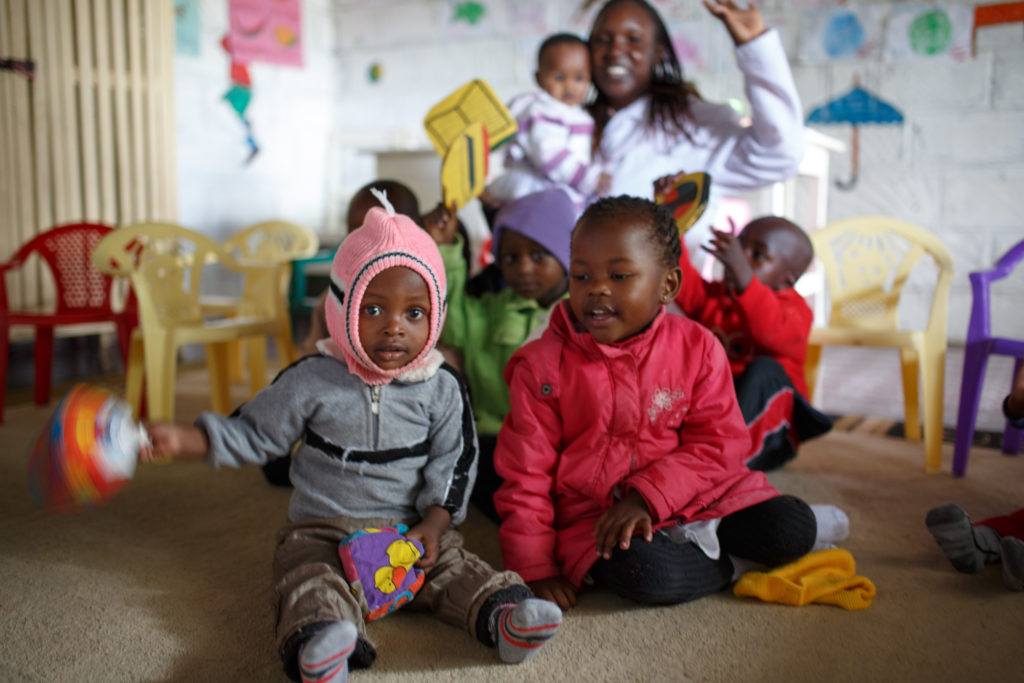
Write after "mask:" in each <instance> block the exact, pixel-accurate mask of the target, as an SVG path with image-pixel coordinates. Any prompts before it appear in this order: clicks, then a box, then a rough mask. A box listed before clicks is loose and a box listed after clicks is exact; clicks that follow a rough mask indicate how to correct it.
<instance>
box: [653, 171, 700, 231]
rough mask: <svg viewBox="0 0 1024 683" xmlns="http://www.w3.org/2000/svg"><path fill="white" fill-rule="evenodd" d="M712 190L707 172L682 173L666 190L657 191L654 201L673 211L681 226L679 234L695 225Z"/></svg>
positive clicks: (677, 223) (677, 225)
mask: <svg viewBox="0 0 1024 683" xmlns="http://www.w3.org/2000/svg"><path fill="white" fill-rule="evenodd" d="M710 191H711V176H710V175H708V174H707V173H700V172H698V173H687V174H685V175H680V176H678V177H676V179H675V180H674V181H673V182H672V186H671V187H669V189H668V190H666V191H665V192H656V193H655V194H654V201H655V203H657V204H661V205H663V206H664V207H666V208H667V209H668V210H669V211H671V212H672V218H673V219H674V220H675V222H676V227H677V228H679V236H680V237H682V236H683V233H685V232H686V231H687V230H689V229H690V228H692V227H693V224H694V223H696V222H697V220H698V219H699V218H700V217H701V215H703V214H704V209H706V208H707V207H708V193H709V192H710Z"/></svg>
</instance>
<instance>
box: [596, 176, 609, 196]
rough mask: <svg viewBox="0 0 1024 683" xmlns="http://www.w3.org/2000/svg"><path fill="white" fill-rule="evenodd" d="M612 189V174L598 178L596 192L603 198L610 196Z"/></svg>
mask: <svg viewBox="0 0 1024 683" xmlns="http://www.w3.org/2000/svg"><path fill="white" fill-rule="evenodd" d="M610 189H612V174H611V173H602V174H601V175H599V176H597V187H595V188H594V192H595V193H596V194H599V195H601V196H602V197H603V196H605V195H606V194H608V190H610Z"/></svg>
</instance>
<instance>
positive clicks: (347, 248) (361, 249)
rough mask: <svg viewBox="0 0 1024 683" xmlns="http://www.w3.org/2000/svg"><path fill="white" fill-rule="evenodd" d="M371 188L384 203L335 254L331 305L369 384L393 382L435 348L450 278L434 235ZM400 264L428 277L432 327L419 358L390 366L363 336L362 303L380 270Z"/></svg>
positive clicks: (352, 361)
mask: <svg viewBox="0 0 1024 683" xmlns="http://www.w3.org/2000/svg"><path fill="white" fill-rule="evenodd" d="M371 192H373V193H374V196H376V197H377V199H379V200H380V202H381V204H382V205H383V207H384V208H380V207H374V208H372V209H370V210H369V211H368V212H367V214H366V218H365V219H364V220H363V225H362V227H360V228H359V229H358V230H355V231H353V232H352V233H351V234H349V236H348V237H346V238H345V241H344V242H342V243H341V246H340V247H339V248H338V252H337V253H336V254H335V255H334V262H333V264H332V266H331V289H330V293H329V295H328V297H327V305H326V314H327V331H328V332H329V333H330V335H331V339H332V340H333V341H334V343H335V345H336V346H337V347H338V349H340V351H341V353H342V356H343V357H344V359H345V362H346V364H347V365H348V369H349V371H350V372H352V373H353V374H355V375H358V376H359V377H360V378H362V379H363V381H365V382H366V383H367V384H387V383H389V382H390V381H391V380H392V379H394V378H395V377H398V376H400V375H404V374H406V373H408V372H410V371H412V370H415V369H416V368H418V367H419V366H421V365H422V364H423V363H424V362H425V361H426V359H427V356H428V355H429V354H430V352H431V351H433V349H434V346H435V345H436V344H437V338H438V336H440V334H441V327H442V325H444V316H445V297H446V296H447V281H446V279H445V273H444V262H443V261H442V260H441V252H440V251H439V250H438V248H437V244H435V243H434V240H433V238H431V237H430V235H429V234H428V233H427V231H426V230H424V229H423V228H421V227H419V226H418V225H416V223H414V222H413V221H412V219H411V218H409V217H408V216H403V215H401V214H396V213H395V210H394V208H392V206H391V204H390V203H389V202H388V200H387V195H386V194H384V193H382V192H378V191H377V190H371ZM396 266H403V267H405V268H409V269H411V270H413V271H415V272H416V273H417V274H418V275H419V276H420V277H421V278H423V281H424V282H426V283H427V291H428V292H429V294H430V315H429V323H430V328H429V329H430V332H429V336H428V337H427V343H426V344H425V345H424V346H423V350H421V351H420V353H419V354H418V355H417V356H416V358H414V359H413V360H412V361H410V362H409V363H407V364H405V365H403V366H402V367H400V368H395V369H394V370H384V369H382V368H381V367H380V366H378V365H377V364H376V363H374V362H373V361H372V360H371V359H370V357H369V356H368V355H367V353H366V351H365V350H364V349H363V345H362V343H361V342H360V341H359V309H360V307H361V305H362V301H363V295H364V294H365V293H366V287H367V285H369V284H370V281H371V280H372V279H373V278H374V276H376V275H377V274H378V273H380V272H381V271H383V270H386V269H387V268H394V267H396Z"/></svg>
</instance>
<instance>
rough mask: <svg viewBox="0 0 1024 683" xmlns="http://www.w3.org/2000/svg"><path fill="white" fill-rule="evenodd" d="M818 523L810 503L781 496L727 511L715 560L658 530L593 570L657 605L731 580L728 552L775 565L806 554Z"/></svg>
mask: <svg viewBox="0 0 1024 683" xmlns="http://www.w3.org/2000/svg"><path fill="white" fill-rule="evenodd" d="M816 531H817V524H816V522H815V519H814V513H813V512H812V511H811V508H810V506H809V505H807V503H805V502H804V501H802V500H800V499H799V498H796V497H795V496H777V497H775V498H772V499H770V500H766V501H764V502H762V503H758V504H757V505H752V506H750V507H748V508H745V509H743V510H740V511H738V512H734V513H733V514H731V515H729V516H728V517H724V518H723V519H722V521H721V523H720V524H719V526H718V541H719V544H720V546H721V550H722V553H721V555H720V557H719V559H717V560H712V559H711V558H710V557H708V556H707V555H705V554H704V552H703V551H702V550H701V549H700V548H699V547H697V546H696V545H695V544H693V543H688V542H684V543H676V542H675V541H672V540H671V539H669V538H668V536H666V535H665V534H657V533H656V534H654V540H652V541H651V542H650V543H648V542H646V541H644V540H643V538H642V537H639V536H635V537H634V538H633V541H632V542H631V543H630V545H629V550H622V549H621V548H616V549H615V551H614V552H613V553H612V556H611V559H608V560H598V561H597V562H596V563H595V564H594V566H593V567H592V568H591V570H590V573H591V576H592V577H593V578H594V579H595V580H596V581H597V582H598V583H600V584H603V585H605V586H607V587H608V588H610V589H611V590H613V591H614V592H616V593H618V594H619V595H621V596H622V597H624V598H627V599H629V600H634V601H636V602H640V603H645V604H652V605H671V604H676V603H679V602H688V601H690V600H696V599H697V598H702V597H704V596H705V595H709V594H711V593H715V592H717V591H720V590H722V589H723V588H725V587H726V586H728V585H729V583H730V581H731V580H732V573H733V566H732V561H731V560H729V557H728V556H729V555H734V556H736V557H742V558H744V559H747V560H752V561H754V562H758V563H760V564H764V565H768V566H770V567H775V566H778V565H782V564H786V563H788V562H792V561H793V560H796V559H797V558H799V557H801V556H803V555H805V554H806V553H807V552H808V551H810V549H811V546H813V545H814V538H815V535H816Z"/></svg>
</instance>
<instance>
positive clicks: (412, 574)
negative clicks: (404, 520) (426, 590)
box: [338, 524, 423, 621]
mask: <svg viewBox="0 0 1024 683" xmlns="http://www.w3.org/2000/svg"><path fill="white" fill-rule="evenodd" d="M408 530H409V527H407V526H405V525H404V524H399V525H397V526H394V527H382V528H380V529H361V530H359V531H356V532H353V533H351V534H349V535H348V536H346V537H345V538H344V540H342V542H341V543H340V544H339V545H338V554H339V555H340V556H341V567H342V569H343V570H344V572H345V578H346V579H347V580H348V584H349V589H350V590H351V592H352V597H354V598H355V599H356V600H358V601H359V606H360V608H361V609H362V611H363V618H364V619H365V620H366V621H373V620H374V619H379V618H380V617H383V616H386V615H388V614H390V613H391V612H394V611H395V610H397V609H398V608H399V607H401V606H402V605H404V604H405V603H407V602H409V601H410V600H412V599H413V597H414V596H415V595H416V593H417V592H418V591H419V589H420V588H421V587H422V586H423V570H422V569H417V568H416V567H414V566H413V565H414V564H415V563H416V561H417V560H418V559H420V557H422V556H423V546H422V545H420V543H419V541H412V540H409V539H408V538H406V537H405V536H404V535H403V534H404V533H405V532H406V531H408Z"/></svg>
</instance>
